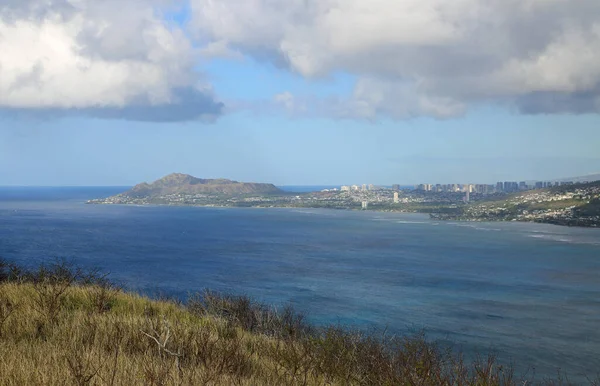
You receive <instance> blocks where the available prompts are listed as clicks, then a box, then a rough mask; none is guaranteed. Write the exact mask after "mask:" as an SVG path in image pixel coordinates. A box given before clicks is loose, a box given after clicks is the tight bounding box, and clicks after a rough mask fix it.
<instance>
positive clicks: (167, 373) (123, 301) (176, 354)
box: [0, 262, 566, 385]
mask: <svg viewBox="0 0 600 386" xmlns="http://www.w3.org/2000/svg"><path fill="white" fill-rule="evenodd" d="M65 268H66V267H65V266H64V265H61V264H57V265H54V266H52V267H50V268H47V267H46V268H43V269H40V270H38V271H35V272H25V271H23V270H20V269H18V267H14V266H12V267H11V266H10V265H7V264H6V263H2V262H0V346H1V347H2V350H1V352H0V380H1V382H0V383H1V384H2V385H65V384H66V385H69V384H72V385H517V384H524V383H523V380H520V379H517V378H516V377H514V376H513V373H512V371H511V370H510V369H507V368H502V367H500V366H497V365H496V363H495V361H494V358H493V357H489V358H485V359H482V360H479V361H475V362H473V363H466V362H465V361H464V360H463V359H462V358H461V356H460V355H456V354H453V353H451V352H446V351H443V350H440V349H439V348H438V347H436V346H435V345H434V344H432V343H430V342H427V341H426V340H425V339H424V337H423V336H421V335H417V336H412V337H403V338H395V339H383V338H377V337H374V336H372V335H363V334H361V333H359V332H351V331H347V330H345V329H343V328H339V327H327V328H322V329H321V328H315V327H313V326H311V325H309V324H308V323H305V321H304V319H303V318H302V317H301V316H300V315H298V314H296V313H295V312H293V310H291V309H285V310H283V311H277V310H274V309H270V308H268V307H265V306H263V305H260V304H257V303H255V302H252V301H251V300H250V299H248V298H246V297H232V296H220V295H217V294H214V293H211V292H207V293H205V294H203V295H202V296H196V297H193V298H192V299H190V301H189V302H188V304H187V305H182V304H177V303H175V302H169V301H157V300H150V299H148V298H144V297H141V296H138V295H136V294H132V293H125V292H123V291H120V290H119V289H118V288H115V287H113V286H111V285H110V283H108V282H107V281H106V280H104V279H103V278H98V276H97V275H84V274H82V272H80V271H77V270H69V269H66V270H65ZM17 271H18V272H17ZM561 382H562V381H558V382H557V381H555V382H554V383H551V382H548V383H549V384H557V385H558V384H566V383H564V382H562V383H561ZM527 384H530V383H527Z"/></svg>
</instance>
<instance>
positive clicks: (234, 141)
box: [0, 0, 600, 186]
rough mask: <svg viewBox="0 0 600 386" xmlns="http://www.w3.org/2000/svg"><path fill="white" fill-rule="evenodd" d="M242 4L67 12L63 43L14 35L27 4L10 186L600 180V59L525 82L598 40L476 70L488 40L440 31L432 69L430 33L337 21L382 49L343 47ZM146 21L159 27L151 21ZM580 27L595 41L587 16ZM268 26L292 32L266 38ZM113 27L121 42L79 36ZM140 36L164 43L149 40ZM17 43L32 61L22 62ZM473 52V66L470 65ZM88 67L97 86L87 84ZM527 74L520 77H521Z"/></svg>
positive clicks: (315, 18)
mask: <svg viewBox="0 0 600 386" xmlns="http://www.w3.org/2000/svg"><path fill="white" fill-rule="evenodd" d="M332 1H333V0H332ZM29 2H30V3H35V0H31V1H29ZM431 2H432V3H435V4H436V6H437V5H439V2H437V1H433V0H431ZM65 3H69V1H68V0H65ZM167 3H168V2H167ZM234 3H235V2H234V1H233V0H230V1H224V2H223V7H222V9H221V8H218V9H211V8H210V5H209V3H205V2H203V1H202V0H193V1H190V2H187V3H186V4H187V7H186V10H185V11H184V12H183V13H182V14H178V16H177V20H178V22H177V23H175V26H173V25H172V24H173V20H172V18H171V17H169V18H166V17H164V16H161V15H160V14H154V15H153V16H148V13H144V12H139V13H135V12H137V8H131V9H132V12H133V13H130V14H128V15H131V16H127V18H125V19H119V18H117V17H116V16H113V13H114V12H113V13H111V12H110V11H111V10H114V9H115V7H117V4H120V3H117V2H113V3H111V2H110V1H109V2H107V3H106V4H107V5H102V6H91V5H89V6H87V5H86V4H87V3H86V2H83V3H73V4H77V6H75V5H73V4H71V6H72V7H74V8H72V10H71V11H70V12H73V13H75V14H79V15H80V16H82V17H84V18H87V20H88V21H89V23H87V24H86V25H85V26H82V25H78V24H76V21H75V20H76V19H73V21H72V24H69V23H71V22H70V21H69V20H70V19H69V18H68V17H67V16H65V18H64V23H61V22H57V23H58V24H57V25H55V26H54V27H55V28H54V29H53V30H44V28H45V27H43V26H42V24H34V25H31V26H29V27H30V28H29V30H28V31H22V30H19V29H18V28H17V27H15V24H14V23H12V24H9V23H8V22H7V21H5V20H6V19H7V18H9V17H12V18H16V19H17V20H21V19H22V20H28V22H31V23H35V21H31V20H32V19H31V18H27V17H26V16H27V15H28V12H31V9H33V8H27V7H24V6H22V5H19V4H22V3H15V6H14V7H16V8H15V9H14V10H13V12H12V13H6V14H5V15H1V14H0V16H4V19H3V18H2V17H0V35H2V33H4V36H8V38H6V39H4V40H2V39H1V38H0V51H2V52H8V53H9V54H8V55H5V56H3V58H0V71H5V74H4V75H5V79H7V78H8V79H9V80H11V79H12V80H13V81H12V82H5V83H6V84H8V86H7V85H6V84H4V85H3V83H2V82H0V185H38V186H39V185H46V186H47V185H132V184H135V183H138V182H141V181H152V180H155V179H157V178H160V177H162V176H163V175H166V174H168V173H171V172H183V173H189V174H192V175H195V176H198V177H203V178H211V177H223V178H231V179H237V180H242V181H260V182H272V183H275V184H279V185H335V184H349V183H374V184H386V185H389V184H393V183H400V184H416V183H424V182H428V183H495V182H496V181H498V180H534V179H554V178H561V177H569V176H577V175H585V174H591V173H597V172H600V150H599V149H600V117H599V115H598V112H599V111H598V110H599V109H600V98H599V97H598V93H597V90H598V89H600V87H598V85H600V73H598V72H597V71H595V70H593V67H594V66H592V64H598V66H600V57H599V58H598V59H599V60H598V62H595V60H596V58H595V57H592V58H582V59H581V63H583V64H586V63H588V62H589V64H590V67H589V68H588V67H585V66H583V64H581V63H580V65H579V67H578V68H576V69H571V68H566V67H564V62H562V61H561V62H559V61H558V59H557V63H561V66H558V65H557V63H550V64H548V65H547V67H539V68H538V67H535V68H533V67H532V68H533V69H532V70H531V71H533V72H528V73H527V74H529V75H527V77H526V78H523V73H524V71H525V70H524V69H527V71H529V69H530V67H531V66H534V65H535V66H538V64H539V63H540V61H535V60H534V61H532V60H530V59H531V58H530V56H531V52H533V53H534V55H536V53H537V55H539V57H546V58H548V52H549V51H548V50H550V49H552V50H555V51H556V50H557V48H556V47H558V49H562V50H564V52H565V55H566V54H568V52H569V50H570V49H573V47H574V46H575V45H577V44H579V45H581V44H583V45H584V46H586V47H587V46H589V48H593V47H595V45H596V44H598V41H600V38H599V39H597V40H595V39H596V38H597V37H593V36H592V35H582V38H581V39H579V40H573V41H572V42H571V41H569V40H566V39H565V38H563V39H560V37H557V38H556V39H557V40H556V41H552V40H548V41H538V40H539V39H537V38H536V39H533V38H532V41H531V43H530V46H531V47H529V46H528V47H529V48H528V49H529V50H530V54H528V55H522V56H521V55H520V54H519V53H518V52H519V49H520V45H522V44H523V43H522V42H519V41H514V42H512V43H511V42H508V43H506V42H504V43H503V45H502V46H500V45H498V47H504V45H506V44H509V45H510V44H513V45H514V47H511V49H507V50H506V53H505V56H506V58H505V57H500V56H498V57H496V56H489V55H488V56H476V57H472V56H473V55H480V54H479V53H477V54H475V53H473V52H480V51H481V50H479V51H475V50H476V49H478V47H479V46H478V44H480V42H479V41H478V40H473V37H471V36H469V34H467V33H466V32H465V33H464V34H461V32H463V31H458V32H456V38H455V39H454V40H453V42H452V44H450V45H449V46H448V47H444V46H443V45H444V44H445V41H446V39H445V38H443V37H444V36H446V35H448V36H453V37H454V34H455V31H448V30H447V28H446V27H447V26H445V25H444V24H440V25H439V30H440V31H441V32H440V34H441V33H442V32H443V33H444V34H446V35H439V36H438V35H436V34H434V33H433V32H432V35H431V36H430V37H428V39H440V40H439V42H437V43H436V44H437V46H436V47H438V46H439V47H440V49H439V51H440V52H434V53H432V48H431V44H432V42H431V41H426V42H422V41H421V40H416V38H415V36H417V35H419V31H420V30H419V28H420V27H421V26H419V25H415V26H412V24H411V28H414V30H406V28H408V27H406V28H404V29H399V30H397V31H396V30H392V31H388V30H387V29H377V28H375V27H373V26H371V25H370V24H364V26H363V24H361V23H363V21H362V19H360V18H358V17H359V16H357V14H355V13H353V12H355V10H354V9H353V8H352V7H350V6H347V7H346V6H341V5H340V6H339V7H340V8H339V12H340V13H342V14H344V15H346V17H348V18H354V19H352V20H356V21H355V22H356V23H357V24H356V25H358V26H363V27H361V28H363V32H364V31H366V32H370V35H368V36H370V38H369V39H370V40H368V41H362V40H364V39H363V38H362V35H361V36H357V37H356V38H355V39H354V40H352V39H350V38H352V36H349V37H348V38H349V39H350V40H343V41H342V42H343V44H342V43H339V42H337V43H336V37H337V36H346V35H343V34H348V33H352V32H348V31H346V30H345V29H344V27H343V26H341V25H336V24H335V23H334V21H335V20H329V19H327V20H325V18H326V17H329V16H327V15H330V14H327V15H319V14H318V12H317V11H318V10H317V11H315V10H314V9H313V10H312V11H311V12H308V11H307V13H306V15H305V16H304V19H302V20H305V25H304V26H303V28H302V29H298V30H297V31H294V30H293V28H295V24H294V23H292V21H291V20H287V19H286V18H290V17H292V16H290V15H289V14H290V12H288V10H287V8H286V7H288V6H287V5H285V3H283V2H282V3H280V4H282V5H281V6H279V7H274V8H273V5H272V4H273V2H266V1H256V2H252V3H251V5H248V7H249V6H252V7H255V8H256V9H254V8H252V9H250V8H248V9H243V10H241V11H240V12H242V11H243V12H242V13H241V14H240V15H236V14H235V13H232V12H233V11H232V10H235V9H237V8H227V7H228V6H229V5H231V7H233V6H234V5H235V4H234ZM379 3H381V4H379ZM379 3H378V5H374V6H373V7H374V9H373V10H372V11H373V13H374V14H375V15H379V16H378V17H379V18H380V20H381V21H382V23H383V24H385V17H386V15H387V13H388V12H386V10H385V9H377V7H380V8H381V7H384V3H386V2H385V1H382V2H379ZM459 3H460V2H459ZM82 4H83V5H82ZM90 4H91V3H90ZM122 4H125V5H122V7H124V8H127V7H128V4H129V2H128V1H126V2H124V3H122ZM131 4H132V6H134V5H135V3H131ZM249 4H250V3H249ZM289 4H290V5H289V8H293V7H299V5H297V4H296V3H293V4H292V3H289ZM394 4H396V5H394ZM457 4H458V3H457ZM20 6H22V7H23V8H18V7H20ZM388 6H390V7H395V8H391V9H393V10H395V11H398V12H400V11H403V9H398V8H402V6H401V5H398V4H397V3H394V2H389V4H388ZM459 6H460V5H457V7H459ZM77 7H79V8H77ZM86 7H88V8H86ZM111 7H113V8H111ZM160 7H164V2H162V3H160ZM269 7H272V8H269ZM439 7H441V8H439V12H440V13H443V12H449V11H448V10H447V9H446V8H444V6H439ZM575 8H577V7H575ZM592 8H594V9H597V7H592ZM413 9H414V7H413V8H411V11H410V12H413ZM303 10H304V8H301V9H300V8H299V9H295V11H296V13H295V14H296V15H297V14H298V13H300V14H301V11H303ZM17 11H19V12H17ZM209 11H210V12H209ZM229 11H231V12H229ZM496 11H497V12H498V13H500V12H506V13H508V14H510V12H514V11H512V10H510V9H504V8H502V9H498V10H496ZM3 12H7V11H3ZM51 12H57V13H59V12H63V11H62V10H60V9H56V10H52V9H51V10H49V13H51ZM219 12H221V13H219ZM406 12H409V10H408V9H407V10H406ZM587 12H588V13H589V12H590V10H589V9H588V10H587ZM449 14H451V15H454V13H449ZM23 15H24V16H23ZM486 15H487V14H486ZM561 15H562V13H561V12H559V10H556V14H555V15H554V16H552V14H551V15H550V16H548V17H547V18H546V19H543V20H536V19H535V18H532V19H531V20H525V21H522V22H523V23H526V24H527V23H528V24H527V25H529V26H530V27H533V26H537V27H538V28H545V27H547V28H550V27H552V25H553V23H554V22H557V23H558V22H560V18H561V17H562V16H561ZM599 15H600V9H599ZM238 16H239V19H236V17H238ZM48 17H50V16H48ZM149 17H150V18H154V19H152V21H153V22H154V24H152V23H146V22H147V21H148V20H146V19H147V18H149ZM244 17H245V18H244ZM428 17H429V16H428ZM461 17H466V16H461ZM552 17H555V18H556V20H553V19H552ZM570 17H571V18H572V19H573V18H575V19H574V20H576V21H580V24H581V25H580V26H579V27H580V29H582V28H583V29H585V28H587V26H588V21H587V19H586V18H585V15H584V14H575V15H573V14H571V15H570ZM578 17H579V18H580V19H578ZM19 18H21V19H19ZM129 18H131V19H129ZM357 18H358V19H357ZM263 19H264V23H265V24H264V25H263V24H261V23H263ZM3 20H4V21H3ZM49 20H55V19H49ZM246 20H251V21H252V23H251V25H250V26H249V27H248V26H247V24H248V23H247V22H246ZM270 20H280V21H281V24H285V23H290V24H289V26H288V27H286V28H283V27H282V26H280V25H278V24H277V25H273V27H272V28H271V27H269V24H268V22H269V21H270ZM294 20H296V19H294ZM411 20H412V19H411ZM418 20H420V19H418ZM503 20H504V19H503ZM476 21H478V22H479V19H477V20H476ZM100 22H102V23H105V24H106V23H108V25H109V27H108V32H107V30H95V29H92V30H90V31H87V30H84V29H83V28H88V27H87V26H89V25H92V26H93V25H94V23H100ZM435 22H436V20H429V21H428V23H429V24H428V25H433V26H434V27H435V26H436V24H435ZM3 23H4V24H3ZM227 23H231V25H230V26H229V28H226V27H227V26H228V24H227ZM364 23H366V21H365V22H364ZM432 23H433V24H432ZM440 23H441V22H440ZM461 23H464V25H469V26H471V25H472V24H473V20H462V19H460V20H457V24H458V25H461ZM485 23H486V20H481V24H482V26H481V27H478V28H483V30H482V31H483V32H482V33H484V34H485V33H487V34H488V35H489V36H487V37H488V38H489V41H490V42H493V39H494V38H495V35H494V33H495V32H493V31H486V30H485V27H484V26H485ZM63 24H64V25H63ZM129 24H132V25H134V26H136V25H139V26H143V28H154V29H156V30H154V29H153V30H149V31H145V35H143V36H142V37H141V38H140V39H142V40H139V39H138V36H137V35H136V34H137V33H138V32H136V31H137V29H131V30H129V29H127V28H129ZM147 26H150V27H147ZM161 26H162V27H161ZM77 28H80V29H81V30H77ZM132 28H133V27H132ZM143 28H142V29H143ZM505 28H506V29H507V31H513V30H514V29H516V28H518V26H513V25H507V26H505ZM590 28H591V27H590ZM433 30H434V32H435V28H433ZM31 31H34V32H33V35H32V32H31ZM57 31H58V32H57ZM61 31H62V32H61ZM69 31H75V32H77V33H76V34H74V35H73V36H70V35H68V33H70V32H69ZM99 31H100V32H99ZM290 31H291V32H290ZM113 32H114V36H127V38H126V39H124V40H121V39H115V38H114V36H113V35H112V33H113ZM142 32H143V31H142ZM467 32H468V31H467ZM36 33H38V35H35V34H36ZM52 33H56V34H57V35H56V36H55V40H53V42H54V43H53V44H55V46H52V47H51V48H52V49H50V51H48V50H49V48H47V45H42V43H43V38H44V37H45V36H47V35H48V34H52ZM124 33H126V34H124ZM11 34H12V35H11ZM119 34H121V35H119ZM148 36H150V37H152V36H161V37H160V38H158V37H157V38H156V40H152V38H148ZM315 36H316V37H320V36H322V41H320V40H319V39H316V40H315ZM419 36H420V35H419ZM565 36H571V35H569V34H568V31H565ZM28 39H29V40H28ZM60 39H62V40H60ZM81 39H84V40H81ZM361 39H362V40H361ZM419 39H421V38H419ZM582 39H583V40H582ZM542 40H543V39H542ZM19 41H20V42H30V43H31V44H30V47H29V48H28V49H27V50H25V49H20V48H19V47H18V46H17V43H15V42H19ZM565 41H566V42H567V43H564V42H565ZM56 42H64V45H58V43H56ZM140 42H143V44H142V43H140ZM557 42H559V43H560V44H563V46H560V44H558V43H557ZM38 43H39V45H38ZM75 43H77V44H75ZM21 44H22V43H21ZM385 45H389V47H386V46H385ZM53 47H54V48H53ZM64 47H67V49H65V48H64ZM75 47H77V48H75ZM81 47H84V48H85V50H82V49H81ZM130 47H136V48H135V49H136V50H137V51H135V50H134V51H132V50H130V49H129V48H130ZM140 47H141V48H140ZM373 47H376V48H377V49H375V48H373ZM598 47H600V45H599V46H598ZM466 48H472V49H473V51H472V52H471V51H469V53H468V54H464V52H467V51H465V50H466ZM24 51H27V52H24ZM138 51H139V52H138ZM552 52H554V51H552ZM406 53H410V54H411V56H407V55H406ZM458 53H460V55H459V54H458ZM134 54H135V55H134ZM36 55H37V56H36ZM481 55H483V54H481ZM494 55H496V53H495V52H494ZM544 55H545V56H544ZM464 56H466V57H467V58H466V59H465V58H464ZM36 57H39V59H38V60H37V61H36V60H34V59H35V58H36ZM467 59H468V60H467ZM439 60H441V61H442V62H443V61H444V60H445V61H446V63H447V66H445V67H440V66H439V62H438V61H439ZM519 61H520V62H519ZM35 63H38V65H35ZM82 63H84V64H83V65H84V66H87V69H88V70H86V71H82V72H81V73H79V72H78V71H80V68H81V66H82ZM472 63H475V64H472ZM487 63H493V64H487ZM514 63H520V67H519V71H514V72H510V71H509V70H512V69H514V68H515V65H514ZM532 63H533V64H532ZM471 65H472V66H473V68H471V69H469V71H466V68H465V66H471ZM28 66H29V67H28ZM69 66H73V67H69ZM23 68H25V69H27V68H29V70H27V71H25V70H22V69H23ZM534 70H535V71H534ZM575 70H577V71H578V72H574V71H575ZM11 71H12V72H11ZM19 71H24V72H22V73H20V72H19ZM586 71H587V72H586ZM92 73H93V75H94V77H93V78H91V76H92V75H91V74H92ZM540 73H541V74H544V76H543V77H542V76H540V77H537V74H540ZM579 73H585V75H586V76H585V77H582V78H581V79H579V78H578V77H577V76H576V74H579ZM11 77H13V78H11ZM482 85H485V87H482ZM9 86H10V87H9ZM3 87H4V88H3Z"/></svg>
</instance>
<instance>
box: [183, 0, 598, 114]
mask: <svg viewBox="0 0 600 386" xmlns="http://www.w3.org/2000/svg"><path fill="white" fill-rule="evenodd" d="M191 4H192V9H193V28H194V30H195V32H196V36H197V37H199V38H201V39H204V41H208V42H210V43H212V44H215V43H218V44H219V47H222V48H223V47H228V48H230V49H231V50H235V51H237V52H240V53H243V54H244V55H251V56H254V57H257V58H259V59H261V60H270V61H272V62H273V63H275V64H276V65H279V66H282V67H286V68H289V69H290V70H291V71H294V72H295V73H298V74H300V75H302V76H304V77H307V78H320V77H326V76H328V75H329V74H332V73H336V72H339V71H343V72H348V73H352V74H355V75H356V76H357V77H358V82H357V84H356V87H355V90H354V92H353V94H352V95H351V96H349V97H348V98H347V99H345V100H336V101H334V102H333V105H332V106H331V109H332V111H334V112H337V114H339V115H341V116H348V117H363V118H373V117H377V116H380V115H384V116H391V117H393V118H399V119H401V118H405V117H410V116H418V115H427V116H434V117H439V118H446V117H452V116H457V115H461V114H464V113H465V111H467V110H468V108H469V107H470V106H473V105H476V104H482V103H491V104H502V105H507V106H511V107H514V108H516V109H518V110H519V111H521V112H523V113H536V114H537V113H550V114H552V113H576V114H579V113H598V112H599V111H600V2H598V1H597V0H453V1H446V0H402V1H398V0H218V1H217V0H191ZM227 52H229V51H227ZM290 100H291V98H290V96H287V99H286V103H285V104H284V106H285V107H286V108H287V109H290ZM318 103H319V102H315V104H318Z"/></svg>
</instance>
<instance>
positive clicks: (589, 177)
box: [556, 173, 600, 182]
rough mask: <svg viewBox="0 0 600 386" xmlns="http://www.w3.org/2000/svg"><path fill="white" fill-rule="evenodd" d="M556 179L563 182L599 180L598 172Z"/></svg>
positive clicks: (599, 174)
mask: <svg viewBox="0 0 600 386" xmlns="http://www.w3.org/2000/svg"><path fill="white" fill-rule="evenodd" d="M556 181H559V182H565V181H573V182H592V181H600V173H595V174H588V175H585V176H579V177H569V178H560V179H558V180H556Z"/></svg>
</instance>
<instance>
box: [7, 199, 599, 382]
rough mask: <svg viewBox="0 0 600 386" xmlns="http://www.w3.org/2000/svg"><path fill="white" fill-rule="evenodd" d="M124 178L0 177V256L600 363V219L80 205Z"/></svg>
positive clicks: (472, 348) (579, 369)
mask: <svg viewBox="0 0 600 386" xmlns="http://www.w3.org/2000/svg"><path fill="white" fill-rule="evenodd" d="M123 190H124V188H119V187H115V188H0V257H2V258H4V259H8V260H12V261H17V262H20V263H22V264H30V265H36V264H38V263H40V262H43V261H47V260H48V259H54V258H65V259H68V260H72V261H73V262H75V263H76V264H78V265H80V266H83V267H97V268H100V269H102V270H103V271H104V272H109V273H110V276H109V277H110V278H112V279H113V280H114V281H117V282H119V283H121V284H123V285H124V286H126V287H127V288H129V289H132V290H136V291H139V292H142V293H146V294H161V295H168V296H174V297H178V298H181V299H185V298H186V297H187V296H188V295H189V294H190V293H193V292H197V291H201V290H203V289H204V288H210V289H214V290H218V291H223V292H228V293H234V294H248V295H251V296H252V297H254V298H256V299H257V300H260V301H263V302H266V303H270V304H274V305H284V304H292V305H293V306H294V307H295V308H296V309H298V310H301V311H304V312H306V313H307V314H308V316H309V318H310V320H312V321H313V322H315V323H320V324H324V323H340V324H343V325H347V326H353V327H356V328H360V329H364V330H368V331H379V332H383V331H384V330H387V333H388V335H389V334H392V333H393V334H402V333H411V332H415V331H419V330H421V329H424V330H425V332H426V334H427V335H428V336H429V337H430V338H431V339H435V340H438V341H439V342H441V343H442V344H446V343H451V344H453V345H454V347H457V348H461V349H463V350H464V351H465V352H466V353H467V354H469V355H472V354H473V353H482V354H485V353H488V352H490V351H495V352H497V353H498V356H499V358H500V360H501V361H502V362H505V363H508V362H515V363H516V364H517V369H518V370H520V371H525V368H524V367H523V364H527V365H529V366H532V368H531V369H529V370H530V374H531V373H532V372H535V373H536V374H537V375H538V376H543V375H555V374H556V369H558V368H560V369H562V370H564V371H566V372H567V374H568V375H569V376H570V379H571V380H583V379H584V378H583V375H584V374H585V375H587V376H590V377H592V376H595V375H597V374H598V373H599V372H600V329H599V328H598V326H600V230H599V229H583V228H567V227H558V226H552V225H545V224H530V223H512V222H511V223H456V222H436V221H432V220H430V219H429V218H428V216H425V215H418V214H394V213H377V212H359V211H339V210H319V209H301V210H299V209H252V208H250V209H233V208H223V209H220V208H193V207H159V206H139V207H138V206H96V205H86V204H85V201H86V200H87V199H91V198H99V197H106V196H109V195H112V194H115V193H118V192H120V191H123Z"/></svg>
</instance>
